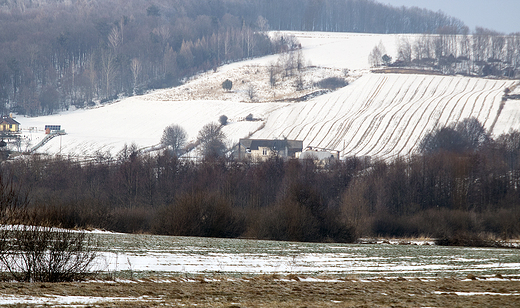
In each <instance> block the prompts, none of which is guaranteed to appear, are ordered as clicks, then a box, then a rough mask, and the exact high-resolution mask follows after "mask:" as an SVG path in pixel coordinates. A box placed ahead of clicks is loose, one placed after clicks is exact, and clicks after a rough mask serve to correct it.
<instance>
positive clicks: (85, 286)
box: [0, 275, 520, 308]
mask: <svg viewBox="0 0 520 308" xmlns="http://www.w3.org/2000/svg"><path fill="white" fill-rule="evenodd" d="M279 278H284V279H279ZM290 278H291V277H276V276H270V275H268V276H266V275H260V276H257V277H255V278H253V279H232V280H229V279H222V280H219V279H204V278H203V277H199V278H198V279H196V280H190V281H180V280H171V281H169V282H160V283H157V282H153V281H150V280H143V281H140V282H138V283H136V282H132V281H127V282H113V283H106V282H88V283H56V284H40V283H32V284H31V283H2V284H0V294H1V295H0V303H1V305H2V306H6V307H37V306H38V307H41V306H42V305H46V306H53V307H71V306H74V307H164V306H167V307H195V306H196V307H228V308H230V307H518V306H519V305H520V293H519V292H518V290H520V281H519V280H518V279H517V280H508V279H502V280H501V281H490V280H489V279H488V280H478V279H475V280H472V279H464V280H459V279H449V278H446V279H435V280H421V279H411V280H410V279H403V278H400V279H397V278H395V279H376V280H364V281H359V280H345V281H335V282H330V281H321V282H318V281H298V280H297V279H298V278H296V277H292V278H293V280H291V279H290ZM295 279H296V280H295ZM10 299H11V302H10V301H9V300H10Z"/></svg>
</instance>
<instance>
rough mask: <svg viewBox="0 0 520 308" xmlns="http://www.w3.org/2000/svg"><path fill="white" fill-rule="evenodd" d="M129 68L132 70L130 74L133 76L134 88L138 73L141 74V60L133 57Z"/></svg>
mask: <svg viewBox="0 0 520 308" xmlns="http://www.w3.org/2000/svg"><path fill="white" fill-rule="evenodd" d="M130 69H131V70H132V75H133V77H134V88H135V87H136V86H137V80H138V78H139V75H140V74H141V61H139V59H137V58H134V59H132V62H131V64H130Z"/></svg>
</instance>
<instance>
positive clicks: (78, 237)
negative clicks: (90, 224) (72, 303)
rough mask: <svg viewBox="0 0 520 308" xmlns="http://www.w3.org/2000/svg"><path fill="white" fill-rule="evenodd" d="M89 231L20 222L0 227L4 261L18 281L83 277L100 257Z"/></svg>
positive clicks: (44, 280) (0, 261)
mask: <svg viewBox="0 0 520 308" xmlns="http://www.w3.org/2000/svg"><path fill="white" fill-rule="evenodd" d="M94 244H95V243H94V240H93V238H92V236H91V235H89V234H87V233H85V232H75V231H72V230H63V229H58V230H57V229H52V228H49V227H41V226H26V225H16V226H10V227H7V228H4V229H2V230H1V231H0V248H1V249H0V251H1V252H0V264H1V265H2V267H3V269H5V270H7V271H8V272H9V274H10V275H11V277H12V278H13V279H14V280H17V281H27V282H34V281H42V282H60V281H73V280H80V279H82V278H84V277H85V276H86V275H88V274H89V273H90V270H91V267H92V265H93V261H94V259H95V258H96V255H97V254H96V252H95V251H94V249H93V248H94V246H95V245H94Z"/></svg>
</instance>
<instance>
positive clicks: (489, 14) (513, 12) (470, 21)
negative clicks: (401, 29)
mask: <svg viewBox="0 0 520 308" xmlns="http://www.w3.org/2000/svg"><path fill="white" fill-rule="evenodd" d="M376 1H378V2H381V3H384V4H390V5H393V6H398V7H400V6H403V5H404V6H407V7H411V6H417V7H420V8H425V9H429V10H433V11H435V12H437V11H439V10H441V11H443V12H444V13H445V14H447V15H449V16H452V17H456V18H458V19H460V20H462V21H463V22H464V23H465V24H466V25H467V26H468V27H469V29H470V31H474V30H475V27H484V28H488V29H491V30H496V31H499V32H504V33H506V34H509V33H512V32H520V0H376Z"/></svg>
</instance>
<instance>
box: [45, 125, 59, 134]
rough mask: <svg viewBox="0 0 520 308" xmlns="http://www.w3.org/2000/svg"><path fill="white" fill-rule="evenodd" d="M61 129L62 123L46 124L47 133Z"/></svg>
mask: <svg viewBox="0 0 520 308" xmlns="http://www.w3.org/2000/svg"><path fill="white" fill-rule="evenodd" d="M59 131H61V125H45V134H47V135H48V134H50V133H54V132H59Z"/></svg>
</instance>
